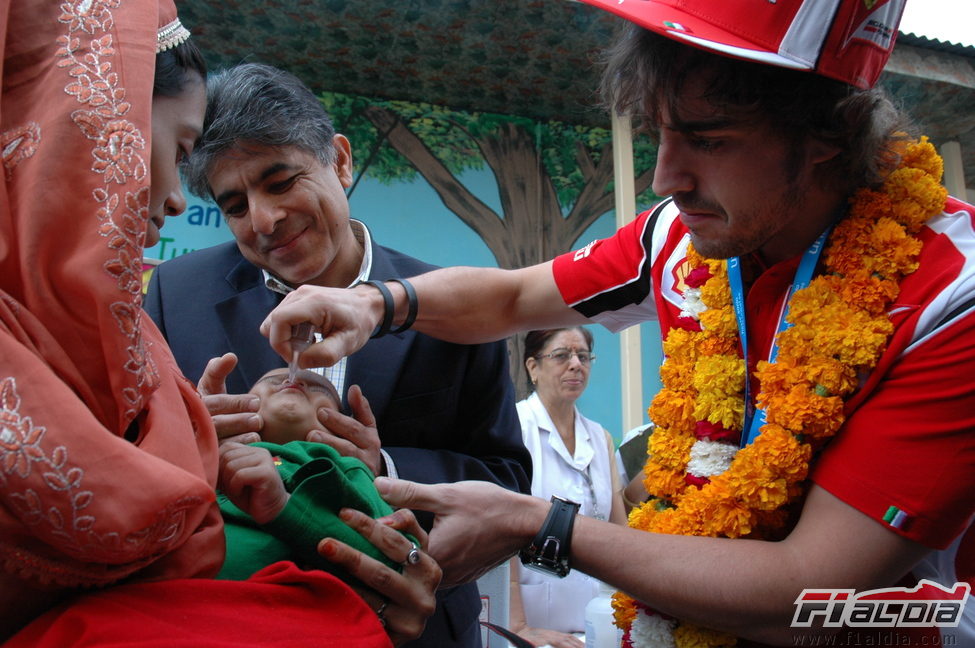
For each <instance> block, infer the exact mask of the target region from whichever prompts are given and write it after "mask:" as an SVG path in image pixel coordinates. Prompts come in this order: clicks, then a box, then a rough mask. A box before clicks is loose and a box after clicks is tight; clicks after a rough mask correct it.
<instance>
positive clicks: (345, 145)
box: [332, 133, 352, 189]
mask: <svg viewBox="0 0 975 648" xmlns="http://www.w3.org/2000/svg"><path fill="white" fill-rule="evenodd" d="M332 146H333V147H334V149H335V162H334V164H335V174H336V175H337V176H338V177H339V182H341V183H342V186H343V187H344V188H346V189H348V188H349V187H351V186H352V145H351V144H350V143H349V138H347V137H346V136H345V135H342V134H341V133H336V134H335V137H333V138H332Z"/></svg>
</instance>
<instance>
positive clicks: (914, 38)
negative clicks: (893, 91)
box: [897, 32, 975, 58]
mask: <svg viewBox="0 0 975 648" xmlns="http://www.w3.org/2000/svg"><path fill="white" fill-rule="evenodd" d="M897 42H898V43H903V44H905V45H913V46H914V47H923V48H925V49H930V50H935V51H937V52H948V53H949V54H955V55H958V56H967V57H969V58H975V46H973V45H964V44H962V43H951V42H948V41H943V40H938V39H937V38H928V37H927V36H920V35H918V34H915V33H913V32H899V33H898V35H897Z"/></svg>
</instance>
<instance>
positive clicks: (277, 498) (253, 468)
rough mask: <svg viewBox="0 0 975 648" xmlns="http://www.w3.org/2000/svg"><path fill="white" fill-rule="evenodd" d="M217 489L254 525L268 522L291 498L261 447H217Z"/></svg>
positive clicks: (271, 460) (230, 445) (228, 443)
mask: <svg viewBox="0 0 975 648" xmlns="http://www.w3.org/2000/svg"><path fill="white" fill-rule="evenodd" d="M218 477H219V479H218V486H219V488H220V490H221V491H223V492H224V494H226V495H227V497H228V498H230V501H231V502H233V503H234V505H236V506H237V507H238V508H240V509H241V510H242V511H244V512H245V513H247V514H248V515H250V516H251V517H252V518H254V521H255V522H257V523H258V524H265V523H267V522H270V521H271V520H273V519H274V518H276V517H277V516H278V514H279V513H280V512H281V511H282V510H284V507H285V504H287V503H288V498H290V497H291V495H290V494H289V493H288V491H286V490H285V489H284V482H283V481H281V476H280V475H279V474H278V471H277V468H275V467H274V459H273V458H272V457H271V453H270V452H268V451H267V450H266V449H264V448H257V447H254V446H248V445H242V444H240V443H235V442H233V441H227V442H225V443H223V444H222V445H221V446H220V472H219V475H218Z"/></svg>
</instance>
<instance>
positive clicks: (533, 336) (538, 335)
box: [521, 326, 594, 383]
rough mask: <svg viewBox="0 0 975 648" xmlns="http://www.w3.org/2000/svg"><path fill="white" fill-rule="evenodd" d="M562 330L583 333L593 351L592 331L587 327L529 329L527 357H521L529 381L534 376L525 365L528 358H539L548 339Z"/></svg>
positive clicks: (526, 340) (587, 344) (526, 339)
mask: <svg viewBox="0 0 975 648" xmlns="http://www.w3.org/2000/svg"><path fill="white" fill-rule="evenodd" d="M562 331H579V332H580V333H582V337H583V338H584V339H585V340H586V346H587V347H589V350H590V351H592V349H593V346H594V342H593V337H592V331H590V330H589V329H587V328H585V327H584V326H567V327H565V328H554V329H539V330H537V331H529V332H528V334H527V335H526V336H525V357H523V358H522V359H521V364H522V366H524V367H525V374H527V375H528V382H529V383H531V381H532V377H531V374H530V373H529V372H528V367H527V366H525V365H526V363H527V362H528V358H537V357H538V356H539V354H541V352H542V349H544V348H545V345H546V344H548V341H549V340H551V339H552V338H553V337H555V336H556V335H558V334H559V333H561V332H562Z"/></svg>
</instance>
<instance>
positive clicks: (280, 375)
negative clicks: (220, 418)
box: [250, 368, 339, 444]
mask: <svg viewBox="0 0 975 648" xmlns="http://www.w3.org/2000/svg"><path fill="white" fill-rule="evenodd" d="M250 393H251V394H256V395H257V396H260V397H261V409H260V410H259V412H258V413H259V414H260V415H261V418H262V420H263V421H264V428H263V429H262V430H261V438H262V439H263V440H265V441H269V442H271V443H278V444H283V443H287V442H288V441H304V440H305V437H306V436H307V434H308V432H309V431H311V430H313V429H315V428H319V429H321V427H322V425H321V424H320V423H319V422H318V414H317V412H318V410H319V409H320V408H323V407H324V408H326V409H331V410H338V409H339V396H338V393H337V392H336V391H335V387H334V386H333V385H332V383H330V382H329V381H328V379H326V378H325V377H324V376H320V375H318V374H317V373H315V372H313V371H307V370H301V371H299V372H298V375H297V376H296V377H295V380H294V382H288V370H287V368H281V369H272V370H271V371H269V372H267V373H266V374H264V376H263V377H262V378H261V379H260V380H258V381H257V383H255V384H254V386H253V387H252V388H251V390H250Z"/></svg>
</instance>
